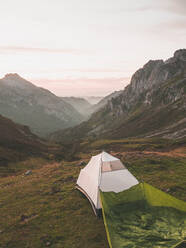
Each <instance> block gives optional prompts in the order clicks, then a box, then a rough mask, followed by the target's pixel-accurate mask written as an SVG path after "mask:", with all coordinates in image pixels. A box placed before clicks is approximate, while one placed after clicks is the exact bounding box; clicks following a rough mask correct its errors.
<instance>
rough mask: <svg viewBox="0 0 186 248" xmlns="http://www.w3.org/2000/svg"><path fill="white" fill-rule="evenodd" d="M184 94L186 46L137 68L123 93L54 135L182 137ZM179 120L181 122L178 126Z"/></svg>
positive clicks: (184, 129)
mask: <svg viewBox="0 0 186 248" xmlns="http://www.w3.org/2000/svg"><path fill="white" fill-rule="evenodd" d="M185 98H186V49H180V50H178V51H176V52H175V53H174V55H173V57H171V58H169V59H168V60H166V61H163V60H150V61H149V62H148V63H146V64H145V65H144V66H143V68H140V69H139V70H137V71H136V72H135V73H134V74H133V76H132V78H131V82H130V84H129V85H128V86H126V87H125V89H124V90H123V92H122V94H120V95H119V96H117V97H116V98H112V99H110V100H109V101H108V103H107V104H106V106H105V107H104V108H102V109H101V110H99V111H98V112H96V113H94V114H93V115H92V116H91V118H90V119H89V120H88V121H87V122H84V123H82V124H80V125H79V126H77V127H74V128H70V129H67V130H65V131H64V132H63V133H62V132H57V133H56V134H53V135H52V136H51V137H52V139H54V140H59V141H66V140H68V141H70V137H74V140H78V139H99V138H100V137H101V138H125V137H145V136H146V135H147V136H151V137H152V136H156V135H158V133H159V135H160V136H165V137H168V138H171V137H175V138H181V137H183V136H185V135H186V122H185V121H184V117H185V116H186V105H185V102H186V100H185ZM168 120H169V121H168ZM176 122H177V123H180V122H181V123H182V124H181V125H178V126H177V128H176V127H175V123H176ZM170 125H173V126H174V128H173V127H169V126H170ZM178 128H181V130H182V133H181V132H179V130H178ZM176 133H177V134H176ZM153 134H154V135H153Z"/></svg>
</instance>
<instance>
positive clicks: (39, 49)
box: [0, 46, 82, 54]
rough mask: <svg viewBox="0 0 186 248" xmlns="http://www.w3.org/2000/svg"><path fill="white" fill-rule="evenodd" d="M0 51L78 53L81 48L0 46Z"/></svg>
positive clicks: (80, 51)
mask: <svg viewBox="0 0 186 248" xmlns="http://www.w3.org/2000/svg"><path fill="white" fill-rule="evenodd" d="M0 52H23V53H25V52H26V53H27V52H29V53H30V52H31V53H65V54H80V53H82V50H78V49H61V48H56V49H55V48H42V47H24V46H0Z"/></svg>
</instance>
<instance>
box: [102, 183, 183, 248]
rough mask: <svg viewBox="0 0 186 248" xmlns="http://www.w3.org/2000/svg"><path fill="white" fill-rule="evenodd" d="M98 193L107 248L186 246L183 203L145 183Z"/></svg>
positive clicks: (175, 247)
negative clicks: (116, 190) (117, 190)
mask: <svg viewBox="0 0 186 248" xmlns="http://www.w3.org/2000/svg"><path fill="white" fill-rule="evenodd" d="M100 194H101V201H102V212H103V218H104V224H105V228H106V233H107V239H108V242H109V247H110V248H124V247H126V248H129V247H131V248H135V247H143V248H149V247H151V248H165V247H166V248H184V247H186V240H185V237H186V202H184V201H181V200H179V199H176V198H175V197H173V196H171V195H169V194H167V193H165V192H163V191H161V190H159V189H157V188H155V187H153V186H151V185H149V184H147V183H139V184H138V185H135V186H134V187H131V188H130V189H128V190H125V191H123V192H120V193H114V192H101V193H100Z"/></svg>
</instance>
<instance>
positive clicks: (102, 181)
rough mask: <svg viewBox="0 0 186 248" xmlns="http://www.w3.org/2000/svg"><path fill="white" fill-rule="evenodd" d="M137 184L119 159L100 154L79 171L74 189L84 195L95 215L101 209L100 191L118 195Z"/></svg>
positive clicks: (104, 153)
mask: <svg viewBox="0 0 186 248" xmlns="http://www.w3.org/2000/svg"><path fill="white" fill-rule="evenodd" d="M138 183H139V182H138V180H137V179H136V178H135V177H134V176H133V175H132V174H131V173H130V172H129V171H128V170H127V169H126V167H125V166H124V165H123V164H122V162H121V161H120V159H118V158H116V157H113V156H111V155H110V154H108V153H106V152H102V153H100V154H98V155H96V156H93V157H92V158H91V160H90V161H89V163H88V164H87V165H86V166H85V168H84V169H82V170H81V171H80V174H79V177H78V180H77V184H76V188H77V189H79V190H80V191H81V192H82V193H84V194H85V195H86V197H87V198H88V200H89V201H90V203H91V205H92V207H93V210H94V212H95V214H97V210H99V209H101V208H102V206H101V200H100V190H101V191H102V192H111V191H113V192H115V193H119V192H121V191H124V190H127V189H129V188H130V187H132V186H134V185H136V184H138Z"/></svg>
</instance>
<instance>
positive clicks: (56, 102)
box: [0, 74, 83, 136]
mask: <svg viewBox="0 0 186 248" xmlns="http://www.w3.org/2000/svg"><path fill="white" fill-rule="evenodd" d="M0 114H2V115H3V116H5V117H7V118H10V119H12V120H13V121H15V122H17V123H20V124H23V125H28V126H29V127H30V128H31V130H32V131H33V132H34V133H35V134H37V135H40V136H46V135H48V134H49V133H51V132H54V131H56V130H58V129H63V128H67V127H70V126H73V125H76V124H78V123H80V122H81V121H82V118H83V117H82V115H81V114H80V113H79V112H77V110H75V109H74V108H73V107H72V106H71V105H70V104H68V103H67V102H66V101H63V100H62V99H61V98H60V97H57V96H56V95H54V94H53V93H51V92H50V91H48V90H46V89H43V88H40V87H36V86H35V85H34V84H32V83H31V82H29V81H27V80H25V79H23V78H21V77H20V76H19V75H18V74H7V75H6V76H5V77H4V78H2V79H0Z"/></svg>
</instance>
